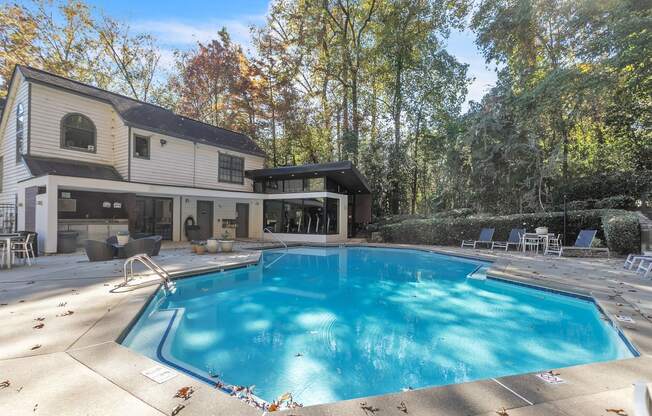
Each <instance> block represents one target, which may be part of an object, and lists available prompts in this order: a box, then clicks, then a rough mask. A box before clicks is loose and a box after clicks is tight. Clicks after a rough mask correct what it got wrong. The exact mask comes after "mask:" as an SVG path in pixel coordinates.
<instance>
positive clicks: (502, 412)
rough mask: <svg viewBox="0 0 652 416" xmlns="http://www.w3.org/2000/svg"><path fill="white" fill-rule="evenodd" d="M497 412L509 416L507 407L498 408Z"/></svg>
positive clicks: (499, 415)
mask: <svg viewBox="0 0 652 416" xmlns="http://www.w3.org/2000/svg"><path fill="white" fill-rule="evenodd" d="M496 414H497V415H498V416H509V413H507V409H505V408H504V407H503V408H502V409H500V410H497V411H496Z"/></svg>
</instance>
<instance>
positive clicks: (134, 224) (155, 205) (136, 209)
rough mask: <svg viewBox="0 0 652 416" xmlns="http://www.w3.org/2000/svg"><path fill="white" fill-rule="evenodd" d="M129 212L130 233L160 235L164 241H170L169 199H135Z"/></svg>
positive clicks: (170, 205)
mask: <svg viewBox="0 0 652 416" xmlns="http://www.w3.org/2000/svg"><path fill="white" fill-rule="evenodd" d="M130 211H131V212H130V214H129V216H130V218H129V223H130V227H129V228H130V231H131V232H132V233H142V234H150V235H160V236H161V237H163V239H164V240H172V215H173V214H172V199H171V198H150V197H136V199H135V201H134V205H133V209H131V210H130Z"/></svg>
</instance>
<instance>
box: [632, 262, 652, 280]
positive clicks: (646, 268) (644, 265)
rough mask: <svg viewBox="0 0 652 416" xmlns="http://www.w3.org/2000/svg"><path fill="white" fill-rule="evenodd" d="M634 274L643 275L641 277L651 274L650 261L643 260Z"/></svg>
mask: <svg viewBox="0 0 652 416" xmlns="http://www.w3.org/2000/svg"><path fill="white" fill-rule="evenodd" d="M636 273H643V277H644V278H645V277H648V275H651V274H652V259H643V260H641V262H640V263H639V265H638V269H636Z"/></svg>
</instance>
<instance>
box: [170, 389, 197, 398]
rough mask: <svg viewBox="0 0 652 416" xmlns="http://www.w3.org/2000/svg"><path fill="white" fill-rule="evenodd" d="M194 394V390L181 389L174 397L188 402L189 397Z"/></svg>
mask: <svg viewBox="0 0 652 416" xmlns="http://www.w3.org/2000/svg"><path fill="white" fill-rule="evenodd" d="M194 392H195V389H193V388H192V386H190V387H181V388H180V389H179V390H178V391H177V394H175V395H174V397H178V398H180V399H183V400H188V399H189V398H190V396H192V394H193V393H194Z"/></svg>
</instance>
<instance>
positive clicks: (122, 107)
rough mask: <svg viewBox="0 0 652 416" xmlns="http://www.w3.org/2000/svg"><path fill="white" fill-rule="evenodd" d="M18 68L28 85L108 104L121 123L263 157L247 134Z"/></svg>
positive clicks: (263, 154)
mask: <svg viewBox="0 0 652 416" xmlns="http://www.w3.org/2000/svg"><path fill="white" fill-rule="evenodd" d="M18 68H19V69H20V72H21V73H22V74H23V75H24V76H25V78H27V79H28V80H29V81H33V82H38V83H42V84H47V85H51V86H55V87H59V88H63V89H66V90H70V91H73V92H76V93H78V94H83V95H86V96H89V97H93V98H97V99H99V100H102V101H105V102H108V103H110V104H111V105H113V107H114V108H115V110H116V111H117V112H118V114H120V117H122V119H123V120H124V122H125V123H126V124H128V125H131V126H133V127H137V128H142V129H145V130H150V131H154V132H159V133H163V134H168V135H170V136H174V137H178V138H181V139H186V140H190V141H193V142H198V143H204V144H208V145H213V146H219V147H223V148H225V149H230V150H235V151H238V152H243V153H248V154H253V155H257V156H263V157H264V156H265V153H264V152H263V151H262V150H261V148H260V147H258V145H257V144H256V143H255V142H254V141H253V140H252V139H251V138H250V137H249V136H247V135H246V134H242V133H236V132H234V131H231V130H227V129H223V128H220V127H215V126H212V125H210V124H206V123H202V122H200V121H197V120H193V119H190V118H187V117H183V116H180V115H178V114H175V113H173V112H172V111H170V110H168V109H165V108H163V107H159V106H157V105H153V104H149V103H145V102H142V101H138V100H134V99H133V98H129V97H125V96H123V95H120V94H115V93H112V92H110V91H106V90H103V89H100V88H97V87H93V86H91V85H87V84H83V83H81V82H77V81H74V80H71V79H68V78H64V77H60V76H58V75H54V74H51V73H49V72H45V71H42V70H40V69H35V68H31V67H27V66H23V65H19V66H18Z"/></svg>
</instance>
